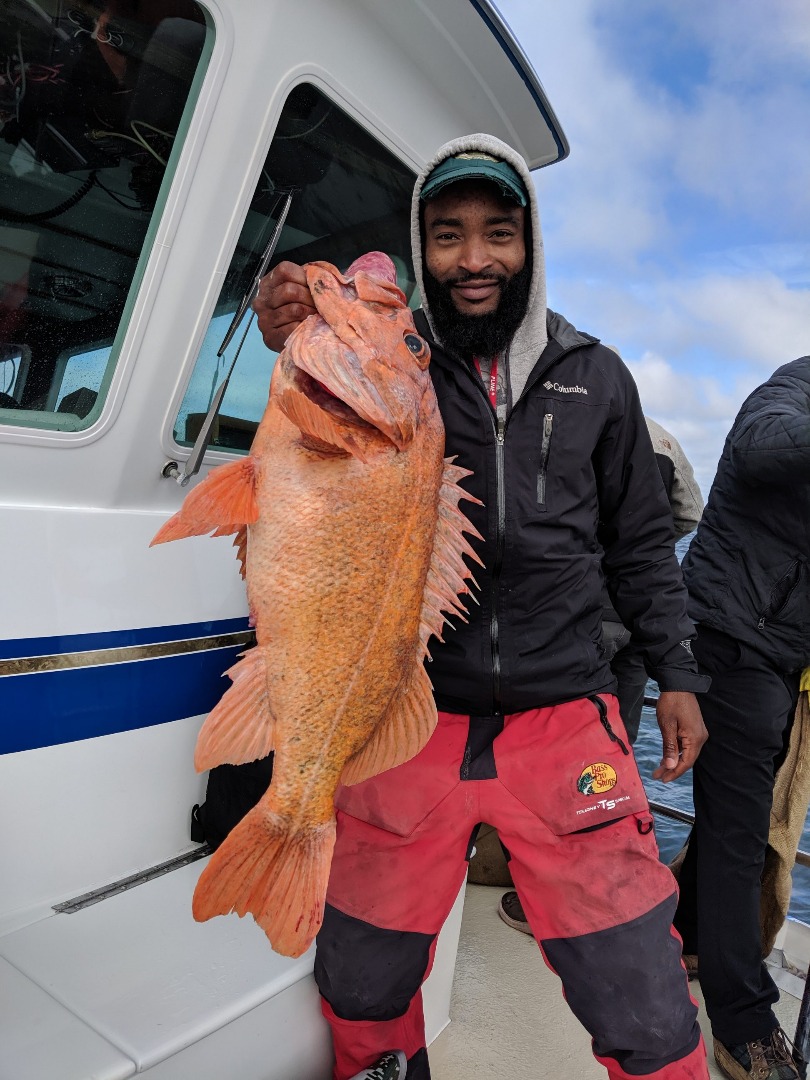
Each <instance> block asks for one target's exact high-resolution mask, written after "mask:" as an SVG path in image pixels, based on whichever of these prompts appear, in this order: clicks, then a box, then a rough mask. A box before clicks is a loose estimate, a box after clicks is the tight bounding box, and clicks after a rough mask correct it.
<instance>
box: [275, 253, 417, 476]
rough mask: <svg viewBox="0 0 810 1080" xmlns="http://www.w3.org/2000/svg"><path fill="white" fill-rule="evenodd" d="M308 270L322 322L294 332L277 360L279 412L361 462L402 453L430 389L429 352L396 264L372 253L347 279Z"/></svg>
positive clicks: (320, 266)
mask: <svg viewBox="0 0 810 1080" xmlns="http://www.w3.org/2000/svg"><path fill="white" fill-rule="evenodd" d="M304 269H305V272H306V276H307V282H308V284H309V288H310V292H311V293H312V298H313V302H314V304H315V308H316V310H317V315H312V316H310V317H309V318H308V319H306V320H305V321H304V322H303V323H302V324H301V325H300V326H299V327H297V329H296V330H295V331H294V332H293V334H291V336H290V338H289V340H288V341H287V344H286V346H285V348H284V351H283V352H282V354H281V357H280V358H279V359H280V363H281V367H282V372H283V378H284V389H283V392H281V393H280V394H279V395H278V401H279V404H280V406H281V408H282V409H283V410H284V412H285V413H286V414H287V416H288V417H289V418H290V419H291V420H292V421H293V422H294V423H295V424H296V425H297V426H298V427H300V428H301V430H302V431H304V433H305V434H309V435H310V436H312V437H313V438H315V439H317V440H319V441H321V442H326V443H328V444H330V445H334V446H336V447H337V448H340V449H343V450H348V451H349V452H351V453H356V454H357V456H358V457H361V458H363V457H365V456H366V454H367V453H368V452H371V451H373V450H374V449H383V448H385V447H386V446H387V447H389V448H390V446H391V444H393V445H394V446H395V447H396V448H397V450H405V449H406V448H407V447H408V446H409V445H410V444H411V442H412V441H413V439H414V436H415V434H416V431H417V427H418V423H419V416H420V408H421V403H422V398H423V397H424V394H425V392H426V391H427V390H428V387H429V386H430V374H429V372H428V366H429V363H430V348H429V347H428V344H427V342H426V341H425V340H424V338H422V337H421V336H420V335H419V334H418V333H417V331H416V328H415V326H414V322H413V315H412V313H411V311H410V309H409V308H408V305H407V302H406V299H405V295H404V293H403V292H402V291H401V290H400V289H399V288H398V287H397V285H396V271H395V269H394V265H393V263H392V262H391V260H390V259H389V258H388V256H386V255H383V254H382V253H381V252H372V253H370V254H369V255H365V256H363V257H362V258H360V259H358V260H357V261H356V262H355V263H353V264H352V265H351V266H350V267H349V269H348V270H347V271H346V274H341V272H340V271H339V270H338V269H337V268H336V267H334V266H332V264H331V263H326V262H315V263H309V264H307V266H306V267H305V268H304ZM302 396H303V397H305V398H306V399H307V400H306V402H303V401H302V400H301V397H302ZM306 428H309V430H308V431H307V430H305V429H306Z"/></svg>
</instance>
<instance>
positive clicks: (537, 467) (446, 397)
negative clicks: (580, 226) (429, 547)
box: [416, 312, 708, 715]
mask: <svg viewBox="0 0 810 1080" xmlns="http://www.w3.org/2000/svg"><path fill="white" fill-rule="evenodd" d="M416 320H417V327H418V329H419V331H420V333H422V334H423V335H424V336H425V337H426V338H427V339H428V340H429V342H430V345H431V349H432V360H431V374H432V376H433V383H434V385H435V387H436V392H437V395H438V399H439V407H440V409H441V413H442V417H443V418H444V423H445V429H446V447H445V454H446V455H447V456H455V457H456V463H457V464H458V465H461V466H463V467H464V468H467V469H471V470H472V471H473V474H474V475H473V476H472V477H469V478H468V479H467V480H465V481H464V486H465V487H466V489H467V490H468V491H470V492H471V493H472V494H474V495H476V496H477V497H478V498H479V499H481V501H482V503H483V504H484V505H483V506H477V505H474V504H472V503H469V502H462V504H461V508H462V510H463V511H464V512H465V513H466V514H467V516H468V517H469V519H470V520H471V521H472V523H473V524H474V525H475V526H476V528H477V529H478V530H479V532H481V534H482V535H483V536H484V537H485V538H486V539H485V543H483V544H480V543H478V544H477V549H478V551H479V554H480V555H481V557H482V559H483V560H484V562H485V567H484V568H481V567H475V570H474V572H475V577H476V580H477V581H478V584H479V585H480V592H478V594H477V596H478V599H479V601H480V607H479V606H476V605H475V604H473V603H468V608H469V609H470V621H469V623H467V624H464V623H462V622H459V621H456V620H453V622H454V626H455V630H448V631H447V633H446V640H445V644H443V645H442V644H438V643H437V642H436V641H435V640H433V641H432V642H431V646H430V651H431V654H432V656H433V663H431V664H429V665H428V674H429V675H430V678H431V681H432V682H433V686H434V689H435V693H436V700H437V703H438V705H439V708H441V709H445V710H447V711H451V712H462V713H473V714H476V715H490V714H492V713H513V712H519V711H521V710H524V709H532V708H538V707H541V706H544V705H551V704H555V703H559V702H563V701H569V700H572V699H574V698H578V697H582V696H585V695H588V694H595V693H599V692H610V691H612V690H613V688H614V687H615V682H614V679H613V676H612V674H611V671H610V668H609V666H608V664H607V662H606V660H605V658H604V653H603V650H602V647H601V644H600V637H601V614H602V603H601V590H602V583H603V566H604V570H605V574H606V577H607V584H608V589H609V592H610V595H611V598H612V600H613V603H614V605H615V607H616V610H617V611H618V612H619V614H620V615H621V618H622V621H623V622H624V623H625V624H626V625H627V626H628V627H631V628H632V632H633V634H634V636H636V637H637V639H638V642H639V644H640V645H641V646H642V647H643V648H644V650H645V659H646V662H647V664H648V666H649V669H650V670H651V671H652V672H653V674H654V675H655V677H656V678H657V680H658V683H659V686H660V687H661V689H662V690H703V689H705V688H706V686H707V685H708V680H706V679H704V678H702V677H701V676H699V675H698V674H697V669H696V665H695V663H694V661H693V659H692V657H691V653H690V651H689V649H688V648H687V647H685V646H684V645H683V644H682V642H683V641H684V640H685V639H688V638H690V637H691V636H692V635H693V633H694V626H693V624H692V623H691V622H690V620H689V618H688V617H687V614H686V591H685V589H684V586H683V581H682V578H681V571H680V567H679V566H678V562H677V560H676V558H675V555H674V546H673V526H672V514H671V511H670V508H669V504H668V502H667V497H666V494H665V492H664V487H663V484H662V482H661V476H660V473H659V471H658V466H657V464H656V461H655V456H654V454H653V449H652V444H651V442H650V437H649V434H648V431H647V426H646V423H645V421H644V417H643V415H642V412H641V407H640V404H639V400H638V393H637V391H636V387H635V383H634V382H633V380H632V378H631V376H630V373H629V372H628V370H627V368H626V367H625V365H624V364H623V363H622V361H621V359H620V358H619V357H618V356H617V355H616V354H615V353H614V352H613V351H612V350H610V349H608V348H606V347H604V346H602V345H600V344H599V342H598V341H597V340H596V339H595V338H591V337H589V336H587V335H585V334H581V333H579V331H577V330H575V329H574V327H572V326H571V325H570V324H569V323H567V322H566V321H565V320H564V319H562V318H561V317H560V316H557V315H554V314H553V313H552V312H549V321H548V330H549V341H548V344H547V346H546V348H545V350H544V351H543V354H542V356H541V357H540V358H539V360H538V362H537V364H536V365H535V367H534V370H533V371H532V373H531V375H530V376H529V380H528V382H527V384H526V388H525V390H524V392H523V394H522V395H521V397H520V399H519V400H518V401H517V403H516V404H515V405H514V408H513V409H512V412H511V414H510V415H509V418H508V420H507V421H506V424H505V427H504V428H503V430H502V431H501V432H499V431H498V430H497V425H496V417H495V413H494V411H493V409H492V407H491V405H490V403H489V400H488V398H487V395H486V393H485V391H484V388H483V385H482V384H481V381H480V379H479V378H478V377H477V375H475V374H474V373H473V372H472V371H471V369H470V368H469V366H468V365H466V364H465V363H464V361H463V360H461V359H460V358H459V357H455V356H451V355H449V354H448V353H447V352H446V351H445V350H444V349H442V347H441V346H440V345H438V344H437V343H436V342H435V340H434V339H433V337H432V335H431V334H430V332H429V329H428V325H427V321H426V320H425V318H424V314H423V313H421V312H419V313H417V316H416Z"/></svg>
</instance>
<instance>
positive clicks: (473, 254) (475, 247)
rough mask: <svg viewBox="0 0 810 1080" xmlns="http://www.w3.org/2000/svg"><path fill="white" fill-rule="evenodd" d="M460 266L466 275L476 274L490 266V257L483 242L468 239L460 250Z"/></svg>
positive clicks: (471, 238)
mask: <svg viewBox="0 0 810 1080" xmlns="http://www.w3.org/2000/svg"><path fill="white" fill-rule="evenodd" d="M459 263H460V265H461V266H462V267H463V269H464V270H466V271H467V272H468V273H471V274H476V273H479V272H480V271H481V270H486V269H487V268H488V267H490V266H491V265H492V255H491V253H490V250H489V247H488V245H487V243H486V241H485V240H483V239H482V238H480V237H470V238H468V239H467V240H466V241H465V243H464V247H463V248H462V250H461V258H460V260H459Z"/></svg>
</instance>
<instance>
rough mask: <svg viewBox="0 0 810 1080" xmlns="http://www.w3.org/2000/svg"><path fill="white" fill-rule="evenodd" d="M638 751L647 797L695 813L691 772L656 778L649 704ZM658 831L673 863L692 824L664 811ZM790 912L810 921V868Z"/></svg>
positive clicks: (652, 691) (682, 545)
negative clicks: (667, 779) (663, 780)
mask: <svg viewBox="0 0 810 1080" xmlns="http://www.w3.org/2000/svg"><path fill="white" fill-rule="evenodd" d="M691 539H692V537H691V536H686V537H684V538H683V539H682V540H679V541H678V544H677V546H676V552H677V554H678V558H679V559H681V558H683V556H684V555H685V554H686V550H687V548H688V547H689V542H690V540H691ZM647 693H648V696H650V697H655V696H656V695H657V693H658V690H657V687H656V685H655V683H653V682H650V683H648V686H647ZM634 750H635V753H636V761H637V762H638V767H639V771H640V772H641V778H642V780H643V781H644V787H645V789H646V791H647V797H648V798H649V799H650V800H651V801H652V802H657V803H663V804H665V805H666V806H673V807H675V808H676V809H678V810H685V811H687V812H688V813H690V814H691V813H694V804H693V802H692V774H691V772H688V773H686V774H685V775H684V776H681V777H680V778H679V779H678V780H674V781H672V782H671V783H669V784H662V783H661V782H660V781H658V780H653V779H652V772H653V770H654V769H656V768H657V767H658V765H659V764H660V762H661V732H660V730H659V728H658V724H657V722H656V719H655V710H654V709H652V708H647V707H646V706H645V707H644V709H643V711H642V718H641V727H640V729H639V735H638V739H637V740H636V745H635V747H634ZM808 822H810V816H808V821H806V822H805V826H804V833H803V834H802V839H801V842H800V844H799V848H800V850H801V851H805V852H808V853H810V824H808ZM655 833H656V836H657V837H658V846H659V848H660V851H661V858H662V859H663V861H664V862H669V861H670V860H671V859H672V858H673V857H674V856H675V855H676V854H677V853H678V851H679V850H680V849H681V847H682V846H683V844H684V843H685V842H686V839H687V837H688V835H689V826H688V825H684V824H681V823H680V822H678V821H672V820H671V819H670V818H666V817H664V816H663V815H661V814H656V820H655ZM789 914H790V916H791V917H792V918H794V919H800V920H801V921H802V922H806V923H810V867H805V866H796V867H794V870H793V892H792V895H791V900H790V911H789Z"/></svg>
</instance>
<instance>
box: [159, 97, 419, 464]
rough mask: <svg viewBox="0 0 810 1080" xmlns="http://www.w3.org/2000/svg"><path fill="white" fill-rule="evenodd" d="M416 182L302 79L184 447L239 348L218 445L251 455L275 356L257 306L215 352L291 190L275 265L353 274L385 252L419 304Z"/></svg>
mask: <svg viewBox="0 0 810 1080" xmlns="http://www.w3.org/2000/svg"><path fill="white" fill-rule="evenodd" d="M413 183H414V174H413V172H412V171H411V170H409V169H408V168H406V166H404V165H403V164H402V163H401V162H400V161H399V160H398V159H397V158H395V157H394V155H393V154H391V153H390V152H389V151H388V150H386V149H385V148H384V147H383V146H381V145H380V144H379V143H378V142H377V141H376V140H375V139H374V138H373V137H372V136H371V135H370V134H369V133H368V132H367V131H365V130H364V129H363V128H362V127H361V126H360V125H359V124H358V123H357V122H356V121H355V120H353V119H352V118H351V117H349V116H348V115H347V114H346V113H345V112H343V111H342V110H341V109H340V108H338V106H337V105H335V104H334V103H333V102H332V101H330V99H329V98H328V97H326V96H325V95H324V94H323V93H321V91H320V90H318V89H316V88H315V87H314V86H311V85H309V84H306V83H304V84H301V85H300V86H297V87H296V88H295V89H294V90H293V91H292V92H291V93H290V95H289V97H288V98H287V101H286V102H285V105H284V108H283V110H282V112H281V116H280V118H279V122H278V127H277V128H276V132H275V135H274V138H273V142H272V144H271V146H270V151H269V153H268V155H267V158H266V160H265V162H264V166H263V168H262V172H261V176H260V177H259V182H258V184H257V185H256V190H255V191H254V193H253V198H252V200H251V202H250V206H249V208H248V213H247V218H246V220H245V224H244V227H243V228H242V232H241V234H240V236H239V240H238V243H237V245H236V251H235V253H234V256H233V259H232V260H231V264H230V267H229V269H228V273H227V275H226V277H225V283H224V285H223V287H222V291H221V292H220V294H219V299H218V300H217V305H216V309H215V313H214V317H213V319H212V320H211V323H210V324H209V327H208V331H207V333H206V336H205V340H204V342H203V345H202V348H201V350H200V354H199V356H198V359H197V364H196V366H195V368H194V371H193V373H192V377H191V381H190V383H189V386H188V389H187V391H186V395H185V397H184V399H183V402H182V405H181V406H180V411H179V413H178V416H177V420H176V423H175V428H174V437H175V439H176V440H177V442H178V443H180V444H181V445H185V446H189V445H191V444H192V443H193V442H194V440H195V438H196V437H197V434H198V432H199V430H200V425H201V423H202V421H203V419H204V418H205V414H206V412H207V410H208V407H209V405H210V403H211V400H212V398H213V396H214V394H215V392H216V390H217V388H218V386H219V385H220V383H221V382H222V380H223V378H224V377H225V375H226V374H227V372H228V369H229V368H230V366H231V362H232V361H233V358H234V355H235V353H236V350H237V349H239V347H240V344H241V351H240V352H239V356H238V359H237V361H236V366H235V368H234V371H233V374H232V376H231V380H230V383H229V384H228V389H227V392H226V394H225V397H224V399H223V401H222V405H221V407H220V411H219V416H218V418H217V421H216V424H215V426H214V429H213V437H212V439H211V445H212V446H216V447H218V448H219V449H226V450H235V451H241V452H244V453H246V452H247V451H248V450H249V449H250V444H251V442H252V440H253V435H254V433H255V431H256V427H257V424H258V421H259V420H260V419H261V416H262V413H263V412H264V409H265V406H266V404H267V394H268V389H269V386H270V376H271V374H272V370H273V364H274V362H275V359H276V355H277V354H276V353H274V352H271V351H270V350H268V349H267V347H266V346H265V344H264V342H263V341H262V337H261V334H260V333H259V331H258V328H257V326H256V321H255V318H254V319H253V320H252V321H250V316H251V312H250V311H249V310H248V312H247V314H246V315H245V316H244V318H243V320H242V323H241V325H240V326H239V328H238V330H237V332H236V333H235V334H234V336H233V339H232V340H231V342H230V344H229V345H228V347H227V349H226V350H225V352H224V354H223V355H222V356H221V357H219V358H218V357H217V353H218V352H219V351H220V348H221V345H222V343H223V339H224V338H225V335H226V333H227V331H228V329H229V327H230V324H231V322H232V319H233V316H234V313H235V312H236V311H237V310H238V308H239V305H240V301H241V300H242V298H243V297H244V296H245V295H247V294H248V293H249V292H250V290H251V285H252V282H253V280H254V278H255V275H256V272H257V268H258V265H259V263H260V261H261V257H262V253H263V252H264V250H265V248H266V247H267V243H268V240H269V239H270V237H271V235H272V233H273V229H274V227H275V225H276V222H277V220H278V217H279V214H280V212H281V209H282V207H283V206H284V205H285V202H286V196H287V194H288V193H289V192H292V201H291V203H290V204H289V209H288V212H287V217H286V219H285V223H284V227H283V230H282V232H281V235H280V238H279V242H278V246H277V247H276V250H275V254H274V257H273V259H272V261H271V262H270V264H269V267H268V269H270V268H272V267H273V266H274V265H275V264H276V263H278V262H281V261H282V260H289V261H290V262H295V263H305V262H312V261H315V260H326V261H327V262H331V263H334V264H335V266H338V267H339V268H340V269H345V268H346V267H347V266H349V264H350V263H351V262H352V261H353V260H354V259H355V258H356V257H357V256H358V255H361V254H363V252H365V251H372V250H379V251H385V252H386V253H387V254H388V255H390V256H391V258H392V259H393V260H394V263H395V265H396V267H397V277H398V283H399V286H400V288H401V289H402V290H403V291H404V292H405V294H406V296H408V297H409V298H413V300H414V301H415V300H416V298H415V296H414V274H413V266H412V263H411V244H410V207H411V193H412V191H413ZM246 331H247V333H246ZM243 338H244V341H243V340H242V339H243Z"/></svg>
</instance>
